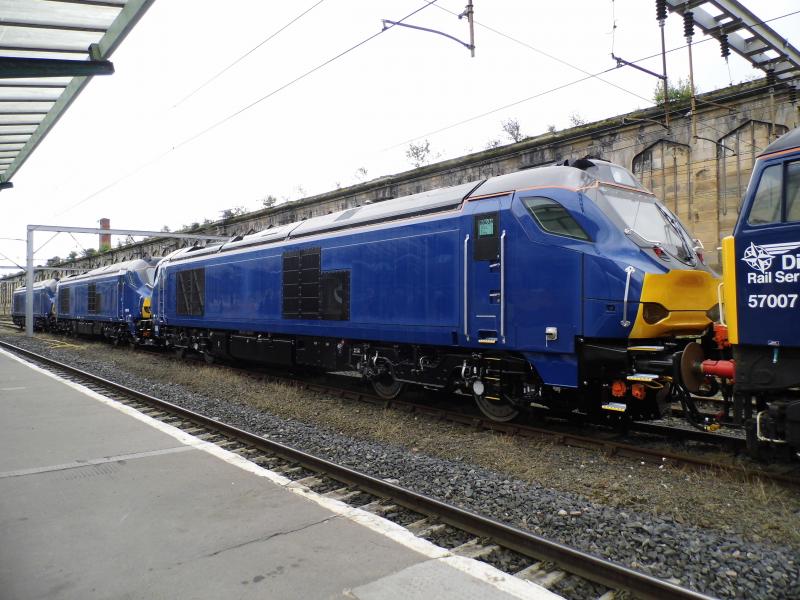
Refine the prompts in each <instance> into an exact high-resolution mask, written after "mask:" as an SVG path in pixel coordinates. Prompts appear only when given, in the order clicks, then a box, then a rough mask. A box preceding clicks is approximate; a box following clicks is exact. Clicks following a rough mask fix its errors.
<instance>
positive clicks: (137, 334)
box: [56, 258, 159, 343]
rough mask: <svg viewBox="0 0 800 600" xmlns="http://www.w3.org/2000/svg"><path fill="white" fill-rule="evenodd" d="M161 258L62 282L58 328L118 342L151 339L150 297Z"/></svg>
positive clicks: (93, 272)
mask: <svg viewBox="0 0 800 600" xmlns="http://www.w3.org/2000/svg"><path fill="white" fill-rule="evenodd" d="M158 260H159V259H156V258H150V259H136V260H131V261H127V262H122V263H117V264H114V265H109V266H106V267H100V268H98V269H94V270H92V271H89V272H87V273H83V274H81V275H74V276H71V277H66V278H64V279H62V280H61V281H59V282H58V293H57V297H56V317H57V327H58V330H59V331H62V332H64V333H70V334H81V335H93V336H102V337H105V338H108V339H110V340H111V341H113V342H115V343H120V342H126V341H131V342H135V343H138V342H140V341H142V340H146V339H149V338H150V337H151V333H152V330H151V327H150V296H151V291H152V286H153V275H154V272H155V267H156V264H158Z"/></svg>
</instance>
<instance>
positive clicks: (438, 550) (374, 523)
mask: <svg viewBox="0 0 800 600" xmlns="http://www.w3.org/2000/svg"><path fill="white" fill-rule="evenodd" d="M0 354H2V355H4V356H7V357H9V358H11V359H13V360H15V361H17V362H19V363H22V364H24V365H26V366H27V367H29V368H31V369H33V370H34V371H37V372H39V373H42V374H43V375H46V376H47V377H51V378H52V379H55V380H57V381H60V382H61V383H63V384H64V385H67V386H69V387H71V388H73V389H75V390H77V391H79V392H81V393H83V394H85V395H86V396H89V397H90V398H93V399H95V400H98V401H99V402H102V403H103V404H105V405H107V406H110V407H111V408H114V409H116V410H118V411H120V412H122V413H124V414H126V415H128V416H130V417H133V418H134V419H137V420H139V421H141V422H142V423H146V424H147V425H150V426H151V427H153V428H155V429H157V430H159V431H161V432H162V433H165V434H167V435H169V436H172V437H173V438H175V439H176V440H178V441H179V442H181V443H182V444H185V445H186V446H189V447H191V448H196V449H198V450H203V451H204V452H208V453H209V454H211V455H213V456H216V457H217V458H219V459H221V460H224V461H225V462H227V463H229V464H231V465H234V466H237V467H239V468H240V469H243V470H245V471H248V472H249V473H253V474H254V475H257V476H259V477H264V478H266V479H269V480H270V481H272V482H273V483H276V484H277V485H280V486H282V487H284V488H285V489H287V490H289V491H291V492H293V493H295V494H297V495H298V496H302V497H303V498H306V499H307V500H310V501H311V502H315V503H316V504H318V505H319V506H322V507H324V508H326V509H327V510H329V511H330V512H332V513H334V514H336V515H338V516H341V517H344V518H345V519H348V520H350V521H353V522H355V523H358V524H360V525H363V526H364V527H367V528H368V529H370V530H372V531H374V532H376V533H379V534H381V535H384V536H386V537H388V538H390V539H392V540H394V541H395V542H397V543H398V544H401V545H402V546H405V547H406V548H409V549H411V550H413V551H415V552H418V553H419V554H422V555H423V556H426V557H428V558H430V559H434V560H442V561H443V562H444V563H445V564H447V565H448V566H450V567H452V568H455V569H458V570H459V571H461V572H463V573H466V574H468V575H471V576H472V577H475V578H476V579H480V580H481V581H484V582H486V583H488V584H490V585H492V586H494V587H495V588H497V589H498V590H500V591H502V592H505V593H507V594H510V595H512V596H514V597H516V598H520V599H522V600H558V599H561V600H563V598H562V597H561V596H558V595H556V594H554V593H553V592H551V591H549V590H546V589H545V588H543V587H541V586H538V585H536V584H534V583H531V582H529V581H524V580H522V579H519V578H518V577H514V576H513V575H509V574H508V573H504V572H503V571H501V570H499V569H497V568H495V567H493V566H491V565H489V564H487V563H484V562H481V561H478V560H474V559H471V558H464V557H461V556H455V555H453V554H451V553H450V551H449V550H447V549H446V548H442V547H441V546H437V545H435V544H433V543H431V542H429V541H428V540H425V539H422V538H418V537H417V536H415V535H414V534H413V533H411V532H410V531H409V530H408V529H406V528H405V527H403V526H401V525H398V524H397V523H393V522H392V521H389V520H388V519H384V518H383V517H379V516H377V515H374V514H372V513H370V512H368V511H365V510H361V509H360V508H354V507H352V506H349V505H347V504H345V503H344V502H340V501H339V500H333V499H331V498H326V497H324V496H321V495H319V494H317V493H316V492H313V491H311V490H309V489H308V488H306V487H304V486H302V485H300V484H297V483H294V482H293V481H292V480H291V479H289V478H288V477H284V476H283V475H280V474H278V473H275V472H273V471H270V470H269V469H265V468H264V467H261V466H259V465H257V464H255V463H253V462H251V461H249V460H247V459H246V458H243V457H242V456H240V455H238V454H236V453H235V452H231V451H229V450H225V449H224V448H220V447H219V446H217V445H216V444H214V443H212V442H206V441H204V440H201V439H200V438H197V437H195V436H193V435H190V434H188V433H186V432H185V431H182V430H181V429H178V428H177V427H174V426H172V425H169V424H167V423H163V422H161V421H159V420H157V419H154V418H152V417H149V416H147V415H145V414H144V413H141V412H139V411H138V410H136V409H135V408H132V407H130V406H127V405H126V404H122V403H121V402H118V401H116V400H112V399H111V398H108V397H106V396H103V395H102V394H98V393H97V392H95V391H93V390H90V389H89V388H87V387H84V386H82V385H80V384H78V383H74V382H72V381H68V380H66V379H64V378H62V377H60V376H58V375H56V374H54V373H51V372H49V371H47V370H46V369H42V368H41V367H37V366H36V365H34V364H31V363H29V362H28V361H26V360H23V359H21V358H19V357H17V356H15V355H14V354H12V353H10V352H7V351H5V350H3V349H1V348H0Z"/></svg>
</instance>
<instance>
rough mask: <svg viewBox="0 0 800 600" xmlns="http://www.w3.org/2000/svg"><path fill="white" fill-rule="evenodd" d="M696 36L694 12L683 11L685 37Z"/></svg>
mask: <svg viewBox="0 0 800 600" xmlns="http://www.w3.org/2000/svg"><path fill="white" fill-rule="evenodd" d="M692 36H694V13H693V12H692V11H690V10H687V11H686V12H685V13H683V37H686V38H690V37H692Z"/></svg>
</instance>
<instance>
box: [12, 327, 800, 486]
mask: <svg viewBox="0 0 800 600" xmlns="http://www.w3.org/2000/svg"><path fill="white" fill-rule="evenodd" d="M0 326H8V327H13V328H14V329H15V330H16V329H18V327H17V326H15V325H13V326H12V325H10V324H9V325H5V324H4V323H0ZM224 367H225V368H228V369H232V370H234V371H235V372H237V373H239V374H241V375H245V376H248V377H266V378H268V379H269V380H271V381H275V382H278V383H283V384H287V385H294V386H298V387H301V388H302V389H305V390H308V391H312V392H317V393H324V394H330V395H333V396H338V397H342V398H345V397H346V398H349V399H351V400H356V401H359V402H367V403H369V404H375V405H380V406H383V407H385V408H394V409H397V410H400V411H404V412H413V413H416V414H420V415H423V416H427V417H431V418H433V419H444V420H447V421H449V422H453V423H459V424H462V425H467V426H470V427H474V428H475V429H485V430H488V431H497V432H499V433H504V434H507V435H512V436H513V435H518V436H521V437H527V438H536V437H538V438H541V437H545V438H550V439H552V440H554V442H555V443H558V444H561V445H564V446H571V447H575V448H584V449H590V450H600V451H602V452H605V453H606V454H607V455H609V456H618V457H624V458H631V459H635V460H644V461H647V462H649V463H652V464H665V463H668V464H672V465H676V466H687V467H691V468H697V469H708V470H712V471H715V470H716V471H724V472H726V473H729V474H731V475H734V476H739V477H760V478H762V479H770V480H773V481H776V482H780V483H784V484H789V485H794V486H800V475H798V474H792V473H786V472H783V473H781V472H775V471H764V470H760V469H751V468H747V467H745V466H742V465H735V464H730V463H725V462H720V461H717V460H708V459H705V458H701V457H697V456H691V455H689V454H685V453H678V452H673V451H669V450H663V449H658V448H648V447H643V446H638V445H636V444H629V443H624V442H620V441H617V440H614V439H609V438H604V437H601V436H591V435H585V434H579V433H573V432H570V431H563V430H561V429H558V428H555V429H553V428H549V429H548V428H543V427H535V426H532V425H525V424H521V423H498V422H495V421H492V420H490V419H486V418H483V417H479V416H476V415H470V414H465V413H461V412H457V411H452V410H447V409H442V408H436V407H431V406H427V405H424V404H418V403H415V402H410V401H407V400H397V399H395V400H386V399H384V398H380V397H379V396H376V395H372V394H369V393H366V392H363V391H356V390H353V389H347V388H342V387H334V386H331V385H327V384H320V383H310V382H307V381H303V380H301V379H296V378H292V377H287V376H285V375H276V374H274V373H270V372H262V371H253V370H248V369H243V368H240V367H235V366H230V365H224ZM629 430H630V431H635V432H637V433H644V434H652V435H658V436H660V437H664V438H667V439H680V440H690V441H697V442H701V443H706V444H712V445H718V446H722V445H724V446H728V447H729V448H732V449H733V450H735V451H737V452H738V451H741V450H743V449H744V447H745V445H746V440H744V439H743V438H737V437H731V436H726V435H723V434H719V433H712V432H705V431H700V430H695V429H682V428H677V427H670V426H667V425H660V424H655V423H642V422H634V423H631V424H630V426H629Z"/></svg>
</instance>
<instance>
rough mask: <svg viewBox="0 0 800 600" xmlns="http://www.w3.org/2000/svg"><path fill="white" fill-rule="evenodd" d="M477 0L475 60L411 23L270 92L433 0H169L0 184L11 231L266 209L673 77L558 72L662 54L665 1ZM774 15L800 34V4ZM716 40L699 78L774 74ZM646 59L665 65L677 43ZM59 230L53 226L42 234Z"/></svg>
mask: <svg viewBox="0 0 800 600" xmlns="http://www.w3.org/2000/svg"><path fill="white" fill-rule="evenodd" d="M474 3H475V20H476V23H477V24H476V28H475V41H476V46H477V50H476V56H475V58H470V55H469V52H468V50H466V49H465V48H463V47H462V46H460V45H459V44H457V43H456V42H454V41H451V40H448V39H446V38H443V37H440V36H436V35H432V34H428V33H423V32H420V31H415V30H411V29H407V28H400V27H395V28H393V29H390V30H388V31H386V32H384V33H383V34H381V35H379V36H377V37H375V38H374V39H372V40H370V41H368V42H366V43H365V44H363V45H362V46H360V47H358V48H357V49H355V50H353V51H352V52H350V53H348V54H346V55H345V56H343V57H342V58H339V59H337V60H335V61H333V62H331V63H330V64H328V65H327V66H324V67H322V68H321V69H319V70H318V71H316V72H314V73H313V74H311V75H309V76H308V77H306V78H304V79H302V80H301V81H299V82H297V83H295V84H293V85H290V86H288V87H286V88H285V89H283V90H282V91H278V92H277V93H274V94H273V95H270V94H272V92H275V90H278V89H279V88H281V87H282V86H284V85H285V84H287V83H288V82H290V81H292V80H293V79H295V78H297V77H298V76H300V75H302V74H304V73H305V72H307V71H308V70H310V69H312V68H314V67H316V66H318V65H320V64H322V63H324V62H325V61H327V60H329V59H331V58H333V57H335V56H336V55H337V54H339V53H341V52H343V51H345V50H347V49H348V48H350V47H352V46H354V45H355V44H357V43H358V42H361V41H362V40H365V39H366V38H368V37H369V36H370V35H373V34H375V33H377V32H378V31H380V30H381V20H382V19H390V20H395V21H396V20H400V19H402V18H403V17H405V16H406V15H408V14H409V13H411V12H412V11H415V10H417V9H418V8H420V7H421V6H423V5H425V4H426V2H425V0H323V1H322V2H319V0H302V1H301V0H296V1H293V2H275V1H267V0H227V1H226V2H214V1H211V0H157V1H156V2H155V3H154V5H153V6H152V7H151V8H150V10H149V11H148V12H147V14H146V15H145V16H144V18H143V19H142V20H141V21H140V22H139V24H138V25H137V26H136V27H135V28H134V29H133V31H132V32H131V34H130V35H129V36H128V37H127V39H126V40H125V41H124V42H123V44H122V45H121V46H120V47H119V49H118V50H117V51H116V53H115V54H114V55H113V57H112V61H113V63H114V66H115V69H116V73H115V74H114V75H112V76H107V77H96V78H95V79H94V80H93V81H91V82H90V83H89V85H88V86H87V87H86V89H85V90H84V91H83V92H82V93H81V94H80V96H79V97H78V99H77V100H76V102H75V103H74V104H73V105H72V107H71V108H70V109H69V110H68V111H67V112H66V114H65V116H64V117H63V118H62V119H61V121H60V122H59V123H58V124H57V125H56V126H55V128H54V129H53V130H52V131H51V132H50V134H49V135H48V137H47V138H46V139H45V141H44V142H43V143H42V144H41V145H40V146H39V148H38V149H37V150H36V151H35V152H34V153H33V155H32V156H31V158H29V159H28V161H27V163H26V164H25V165H24V166H23V167H22V168H21V169H20V171H18V172H17V174H16V175H15V176H14V178H13V182H14V188H13V189H11V190H5V191H3V192H2V193H0V201H2V204H3V206H4V207H5V210H4V218H3V220H2V225H0V237H13V238H24V237H25V226H26V224H28V223H43V224H58V225H74V226H89V227H93V226H97V222H98V220H99V219H100V218H101V217H109V218H110V219H111V223H112V227H120V228H134V229H150V230H159V229H161V227H162V226H164V225H167V226H169V227H170V228H172V229H173V230H174V229H177V228H180V227H181V226H183V225H188V224H190V223H192V222H193V221H202V220H203V219H204V218H209V219H216V218H219V216H220V212H221V211H223V210H224V209H227V208H233V207H239V206H241V207H245V208H246V209H250V210H252V209H256V208H258V207H259V206H260V205H261V200H262V199H263V198H264V197H265V196H266V195H268V194H272V195H274V196H276V197H277V198H278V199H279V200H283V199H297V198H299V197H303V196H308V195H313V194H317V193H321V192H325V191H328V190H331V189H335V188H336V187H337V186H342V187H345V186H348V185H351V184H353V183H356V182H358V181H359V180H360V179H359V173H358V171H359V169H365V170H366V172H367V176H366V179H373V178H375V177H379V176H381V175H386V174H391V173H397V172H401V171H405V170H407V169H409V168H411V164H410V163H409V161H408V159H407V158H406V156H405V152H406V150H407V148H408V145H409V143H411V142H421V141H423V140H425V139H427V140H429V141H430V147H431V151H432V156H433V157H437V156H438V160H444V159H447V158H453V157H457V156H461V155H463V154H466V153H469V152H472V151H478V150H482V149H483V148H485V147H486V145H487V143H489V142H490V141H491V140H492V139H502V140H503V141H504V143H505V142H508V141H509V140H508V139H507V138H504V134H503V131H502V129H501V122H502V121H503V120H504V119H509V118H514V119H517V120H518V121H519V123H520V125H521V128H522V132H523V133H524V134H526V135H538V134H541V133H543V132H545V131H546V130H547V128H548V126H550V125H554V126H555V127H556V128H558V129H563V128H566V127H569V126H570V122H571V117H573V116H574V117H577V118H580V119H582V120H585V121H587V122H591V121H594V120H599V119H603V118H606V117H609V116H613V115H617V114H620V113H624V112H628V111H631V110H635V109H637V108H646V107H648V106H652V100H651V99H652V96H653V90H654V88H655V86H656V83H657V80H656V79H655V78H653V77H651V76H649V75H647V74H644V73H642V72H640V71H637V70H634V69H631V68H622V69H616V70H612V71H611V72H609V73H606V74H604V75H603V76H602V78H603V79H604V80H605V82H604V81H600V80H599V79H589V80H586V81H583V82H580V83H575V84H574V85H569V86H567V87H564V88H563V89H560V90H558V91H551V90H553V89H554V88H557V87H559V86H563V85H565V84H569V83H571V82H576V81H578V80H580V79H582V78H584V77H586V73H591V74H594V73H599V72H602V71H604V70H606V69H610V68H612V67H614V62H613V61H612V59H611V57H610V53H611V51H612V47H613V50H614V52H615V54H617V55H619V56H621V57H623V58H624V59H626V60H629V61H635V60H638V59H641V58H644V57H649V56H652V55H658V54H659V52H660V49H661V45H660V37H659V28H658V23H657V21H656V20H655V7H654V2H652V1H650V0H647V1H644V0H615V1H613V2H612V1H611V0H573V1H571V2H552V1H546V2H545V1H543V0H527V1H522V0H474ZM743 3H744V4H745V5H747V6H748V7H749V8H750V9H751V10H753V12H755V13H756V15H757V16H759V17H760V18H762V19H765V20H766V19H772V18H774V17H778V16H781V15H785V14H787V13H791V12H794V11H797V10H798V9H800V7H798V2H797V0H769V1H761V2H755V1H754V0H744V2H743ZM464 4H465V1H464V0H439V1H438V2H437V3H435V4H433V5H431V6H429V7H427V8H425V9H424V10H421V11H420V12H418V13H417V14H415V15H414V16H413V17H411V18H410V19H409V20H408V21H407V22H408V23H410V24H414V25H419V26H424V27H429V28H434V29H439V30H442V31H445V32H448V33H450V34H452V35H453V36H455V37H458V38H460V39H464V40H466V39H467V37H468V29H467V24H466V21H465V20H461V21H459V20H458V18H457V17H456V16H454V14H458V13H459V12H461V11H462V10H463V8H464ZM315 5H316V6H315ZM311 7H313V8H312V9H311V10H310V11H309V12H308V13H307V14H306V15H305V16H303V17H302V18H301V19H299V20H298V21H297V22H296V23H294V24H293V25H291V26H290V27H288V28H287V29H285V30H284V31H283V32H281V33H280V34H278V35H276V36H275V37H274V38H273V39H271V40H270V41H268V42H267V43H265V44H263V45H262V46H261V47H260V48H258V49H257V50H255V51H253V52H252V53H251V54H249V55H248V56H247V57H245V58H244V59H242V60H241V61H240V62H239V63H238V64H236V65H235V66H234V67H232V68H230V69H229V70H228V71H227V72H225V73H224V74H222V75H221V76H219V77H217V78H216V79H214V80H213V81H211V83H208V85H205V86H204V87H202V88H201V89H199V90H198V88H199V87H200V86H202V85H203V84H204V83H206V82H207V81H208V80H209V79H211V78H212V77H214V76H215V75H216V74H217V73H218V72H219V71H221V70H222V69H224V68H225V67H227V66H228V65H230V64H231V63H232V62H234V61H235V60H237V59H239V58H240V57H242V55H244V54H245V53H246V52H248V51H249V50H251V49H252V48H254V47H255V46H257V45H258V44H260V43H261V42H263V41H264V40H265V39H266V38H267V37H269V36H270V35H271V34H273V33H275V32H276V31H277V30H278V29H280V28H281V27H283V26H284V25H286V24H287V23H288V22H289V21H291V20H292V19H294V18H295V17H297V16H298V15H299V14H300V13H302V12H303V11H305V10H307V9H309V8H311ZM614 24H616V27H614ZM770 25H771V26H772V27H773V28H774V29H775V30H777V31H778V32H779V33H780V34H781V35H783V36H785V37H787V38H788V39H789V41H790V42H791V43H793V44H794V45H795V46H797V45H798V40H797V39H796V38H797V35H798V33H800V15H793V16H790V17H787V18H783V19H779V20H777V21H774V22H772V23H770ZM489 28H490V29H489ZM666 33H667V48H668V49H671V48H679V47H681V46H683V45H684V43H685V41H684V38H683V26H682V21H681V18H680V17H679V16H677V15H674V14H670V16H669V18H668V19H667V25H666ZM512 38H513V39H512ZM705 39H706V38H705V36H703V35H702V33H701V32H700V31H699V30H698V31H697V34H696V36H695V43H696V44H697V45H696V46H695V48H694V61H695V62H694V64H695V81H696V84H697V86H698V87H699V89H700V91H702V92H705V91H711V90H714V89H718V88H720V87H725V86H727V85H729V84H730V83H739V82H741V81H745V80H749V79H754V78H758V77H762V76H763V73H762V72H760V71H755V70H753V69H752V68H750V66H749V64H748V63H746V62H745V61H744V60H743V59H741V58H739V57H738V56H736V55H732V56H731V57H730V59H729V60H730V64H729V65H728V64H726V63H725V61H724V60H722V59H721V58H720V54H719V44H718V43H717V42H716V41H715V40H711V41H706V42H703V43H699V44H698V43H697V42H700V41H701V40H705ZM548 55H549V56H548ZM641 65H642V66H644V67H646V68H649V69H651V70H655V71H660V69H661V59H660V56H657V57H656V58H652V59H650V60H646V61H644V62H642V63H641ZM667 69H668V73H669V76H670V77H671V78H672V79H675V78H679V77H686V76H687V75H688V61H687V52H686V50H685V49H680V50H677V51H675V52H672V53H670V54H669V55H668V58H667ZM612 84H613V85H612ZM187 96H188V97H187ZM267 96H268V97H267ZM265 97H266V98H265ZM261 98H265V99H263V100H262V101H260V102H258V103H256V104H255V105H253V106H252V107H250V108H248V109H247V110H244V111H242V112H240V113H239V114H238V115H236V116H232V115H234V114H235V113H237V111H240V110H241V109H243V108H244V107H247V106H249V105H251V104H253V103H254V102H256V101H257V100H259V99H261ZM526 99H528V100H526ZM512 103H516V104H514V105H513V106H510V107H508V108H502V107H505V106H507V105H510V104H512ZM491 111H495V112H491ZM488 112H491V114H488V115H486V116H482V117H480V118H475V119H472V118H473V117H477V116H479V115H483V114H484V113H488ZM231 116H232V117H231ZM228 117H231V118H229V119H227V120H225V119H226V118H228ZM469 119H472V120H469ZM223 120H225V121H224V122H223V123H222V124H220V125H218V126H216V127H214V128H212V129H210V130H209V127H211V126H213V125H215V124H217V123H219V122H221V121H223ZM466 120H468V121H467V122H465V123H463V124H460V125H455V124H458V123H460V122H462V121H466ZM453 125H455V126H453ZM451 126H452V127H451ZM204 132H205V133H204ZM434 162H435V161H434ZM361 179H364V178H363V177H361ZM50 235H51V234H47V233H39V234H37V238H36V246H37V248H38V247H39V246H41V245H42V244H44V242H46V241H47V240H48V239H49V237H50ZM76 238H77V240H78V242H79V244H80V245H79V244H78V243H76V241H75V240H74V239H73V238H71V237H70V236H69V235H67V234H60V235H59V236H57V237H56V238H55V239H53V240H52V241H50V242H49V243H47V245H45V246H44V247H43V248H42V249H41V250H40V251H39V253H38V254H37V255H36V259H37V262H39V261H41V262H44V260H46V259H47V258H49V257H52V256H54V255H60V256H65V255H66V254H67V253H69V252H70V250H76V251H78V252H79V253H80V251H81V248H82V247H89V246H94V247H96V246H97V237H96V236H76ZM114 243H115V244H116V239H115V242H114ZM0 252H2V253H3V254H5V255H7V256H8V257H10V258H12V259H13V260H15V261H16V262H18V263H20V264H23V263H24V255H25V247H24V244H23V243H20V242H15V241H9V240H1V239H0ZM0 264H9V263H8V261H0ZM4 272H7V271H5V270H3V271H0V274H1V273H4Z"/></svg>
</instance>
